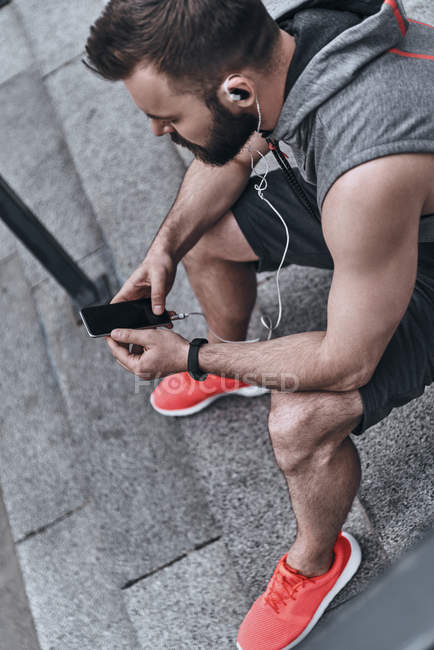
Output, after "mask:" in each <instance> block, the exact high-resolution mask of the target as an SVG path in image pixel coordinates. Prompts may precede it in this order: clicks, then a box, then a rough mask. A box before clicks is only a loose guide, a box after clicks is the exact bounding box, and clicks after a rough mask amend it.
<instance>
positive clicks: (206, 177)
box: [151, 159, 250, 262]
mask: <svg viewBox="0 0 434 650" xmlns="http://www.w3.org/2000/svg"><path fill="white" fill-rule="evenodd" d="M249 176H250V169H249V168H248V166H247V165H246V164H245V163H242V162H240V161H239V160H237V159H235V160H233V161H231V162H230V163H228V164H227V165H225V166H224V167H211V166H209V165H205V164H204V163H202V162H199V161H197V160H194V161H193V163H192V164H191V165H190V167H189V169H188V170H187V173H186V174H185V177H184V180H183V182H182V185H181V188H180V190H179V193H178V196H177V198H176V201H175V203H174V205H173V207H172V209H171V211H170V212H169V214H168V215H167V217H166V219H165V220H164V222H163V224H162V225H161V227H160V230H159V232H158V234H157V236H156V238H155V240H154V242H153V244H152V247H151V248H154V250H158V249H159V250H163V251H165V252H169V253H170V255H171V256H172V258H173V259H174V260H176V261H177V262H179V261H180V260H181V259H182V258H183V257H184V255H185V254H186V253H187V252H188V251H189V250H191V248H193V246H194V245H195V244H196V243H197V242H198V241H199V239H200V238H201V237H202V235H203V234H204V233H205V232H206V231H207V230H209V229H210V228H211V227H212V226H213V225H214V224H215V223H217V221H218V220H219V219H221V218H222V217H223V216H224V215H225V214H226V213H227V212H228V211H229V210H230V209H231V207H232V205H233V204H234V203H235V201H236V200H237V199H238V198H239V196H240V195H241V193H242V192H243V190H244V188H245V187H246V185H247V182H248V180H249Z"/></svg>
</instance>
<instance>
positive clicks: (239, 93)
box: [217, 74, 256, 109]
mask: <svg viewBox="0 0 434 650" xmlns="http://www.w3.org/2000/svg"><path fill="white" fill-rule="evenodd" d="M217 95H218V98H219V100H220V102H221V103H222V104H223V105H224V106H226V107H228V108H229V107H234V106H238V107H239V108H242V109H246V108H249V107H250V106H253V105H254V104H255V101H256V94H255V88H254V85H253V84H252V82H251V81H250V80H249V79H247V78H246V77H244V76H243V75H241V74H232V75H229V76H228V77H226V79H225V80H224V82H223V83H222V84H221V85H220V87H219V89H218V91H217Z"/></svg>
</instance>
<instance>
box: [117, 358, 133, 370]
mask: <svg viewBox="0 0 434 650" xmlns="http://www.w3.org/2000/svg"><path fill="white" fill-rule="evenodd" d="M115 361H116V363H117V364H118V365H120V366H121V368H123V369H124V370H127V371H128V372H130V371H129V369H128V368H127V367H126V366H124V364H123V363H121V362H120V361H119V359H115Z"/></svg>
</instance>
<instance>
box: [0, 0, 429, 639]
mask: <svg viewBox="0 0 434 650" xmlns="http://www.w3.org/2000/svg"><path fill="white" fill-rule="evenodd" d="M406 4H407V5H408V7H409V8H411V12H410V15H411V16H412V17H414V18H418V19H422V20H427V21H428V22H433V21H434V14H433V10H432V7H431V3H430V2H429V0H423V1H419V2H417V1H416V0H413V1H411V2H410V0H409V1H408V2H407V3H406ZM103 5H104V2H103V1H102V0H76V1H75V2H74V3H71V2H68V1H67V0H46V1H45V2H44V6H43V10H42V8H41V4H40V3H38V2H37V0H13V2H12V4H10V5H8V6H6V7H4V8H3V9H1V10H0V59H1V60H2V62H3V65H2V66H1V69H0V105H1V107H2V110H1V118H2V119H1V125H0V172H1V174H2V175H3V176H4V177H5V179H6V180H7V181H8V182H9V183H10V184H11V185H12V187H13V188H14V189H15V191H16V192H17V193H18V194H19V195H20V196H21V198H22V199H23V200H24V201H25V202H26V203H27V204H28V205H29V206H30V207H31V208H32V209H33V210H34V211H35V213H36V214H38V215H39V216H40V217H41V219H42V220H43V221H44V223H45V225H46V226H47V227H48V228H49V229H50V230H51V232H53V234H54V235H55V236H56V237H57V238H58V239H59V241H60V242H61V243H62V244H63V245H64V246H65V248H66V249H67V250H68V251H69V252H70V254H71V255H72V256H73V257H74V258H75V259H76V260H77V261H79V263H80V265H81V266H82V268H83V269H84V270H85V271H86V272H87V273H88V274H89V276H91V277H93V278H97V277H98V276H99V275H101V273H106V274H107V276H108V277H109V280H110V283H111V287H112V289H113V292H114V291H115V290H116V288H117V287H118V286H119V285H120V284H121V283H122V281H123V280H124V279H125V278H126V277H127V276H128V275H129V273H130V272H131V271H132V270H133V269H134V268H135V267H136V266H137V265H138V263H139V262H140V261H141V259H142V258H143V256H144V253H145V251H146V249H147V246H148V245H149V243H150V241H151V239H152V238H153V236H154V234H155V232H156V229H157V227H158V225H159V223H160V222H161V220H162V219H163V218H164V216H165V214H166V213H167V211H168V209H169V208H170V205H171V204H172V202H173V200H174V198H175V196H176V192H177V189H178V186H179V183H180V181H181V179H182V176H183V173H184V171H185V163H184V161H183V159H182V157H180V156H179V154H178V152H177V150H176V149H175V148H174V147H173V145H172V143H171V142H170V140H169V141H168V140H166V139H163V138H161V139H156V138H154V137H153V136H152V134H151V132H150V129H149V127H148V125H147V123H146V120H145V119H144V118H143V116H142V115H141V114H140V113H139V111H138V110H137V109H136V108H135V106H134V105H133V103H132V102H131V100H130V99H129V97H128V95H127V94H126V92H125V91H124V89H123V87H122V84H118V85H113V84H109V83H107V82H104V81H101V80H99V79H97V78H96V77H95V76H93V75H91V74H90V73H88V72H87V71H86V70H85V69H84V68H83V65H82V64H81V61H80V53H81V49H82V47H83V43H84V42H85V39H86V34H87V31H88V26H89V25H90V23H91V22H92V21H93V20H94V18H95V17H96V16H97V15H98V14H99V12H100V10H101V8H102V7H103ZM4 62H6V65H5V64H4ZM282 285H283V294H284V298H285V301H284V302H285V307H284V309H285V313H284V318H283V323H284V326H282V328H281V334H283V333H290V332H296V331H306V330H311V329H318V328H321V327H322V328H323V327H324V326H325V308H326V300H327V293H328V289H329V286H330V273H328V272H326V271H320V270H315V269H306V268H299V267H291V268H289V269H287V270H286V271H285V273H284V274H283V281H282ZM0 288H1V289H0V313H1V314H2V335H3V346H2V364H1V367H0V385H1V388H2V395H3V400H2V405H1V409H0V482H1V488H2V491H3V499H4V502H5V505H6V508H7V512H8V517H9V523H10V528H11V531H12V536H13V540H14V542H15V548H16V553H17V556H18V559H19V564H20V567H21V571H22V576H23V581H24V585H25V590H26V593H27V597H28V601H29V604H30V610H31V614H32V617H33V621H34V625H35V629H36V633H37V637H38V640H39V645H40V648H42V650H51V649H55V650H70V649H71V650H72V649H78V648H80V650H83V649H86V650H87V649H89V650H98V649H104V650H109V649H118V648H125V649H128V650H130V649H131V650H132V649H144V650H151V649H152V650H159V649H164V650H168V649H170V650H205V649H212V650H214V649H215V650H217V649H219V650H222V649H224V648H228V649H229V648H232V647H234V639H235V637H236V631H237V628H238V625H239V624H240V622H241V620H242V619H243V617H244V615H245V613H246V611H247V610H248V608H249V606H250V604H251V602H252V601H253V599H254V598H256V596H257V595H258V593H259V592H260V591H262V590H263V588H264V586H265V584H266V582H267V580H268V579H269V577H270V574H271V571H272V569H273V568H274V566H275V564H276V562H277V560H278V558H279V557H280V556H281V554H283V553H284V552H285V550H287V548H288V546H289V544H290V542H291V540H292V539H293V537H294V534H295V521H294V517H293V514H292V511H291V510H290V507H289V502H288V497H287V490H286V485H285V483H284V479H283V477H282V475H281V474H280V472H279V470H278V469H277V467H276V465H275V462H274V459H273V454H272V450H271V447H270V443H269V440H268V433H267V428H266V419H267V409H268V401H269V397H268V396H264V397H261V398H257V399H256V400H255V401H254V402H251V401H249V400H244V399H243V398H239V397H228V398H226V399H225V400H223V401H221V402H219V403H217V404H216V405H214V406H213V407H212V409H209V410H207V411H205V412H204V413H202V414H199V415H197V416H195V417H194V418H189V419H170V420H168V419H165V418H162V417H160V416H158V415H157V414H156V413H155V412H154V411H153V410H152V409H151V407H150V405H149V395H150V392H151V390H152V386H151V385H148V386H145V385H142V384H137V382H136V381H135V379H134V377H132V376H130V375H128V374H126V373H125V372H124V371H122V370H121V369H120V368H119V367H118V366H117V364H115V363H114V362H113V360H112V358H111V356H110V355H109V353H108V351H107V349H106V347H105V344H104V342H103V341H99V340H97V341H95V340H91V339H89V338H88V337H87V336H86V335H85V333H84V331H83V329H82V328H79V327H77V326H76V324H75V323H74V319H73V317H72V311H71V305H70V303H69V301H68V299H67V298H66V296H65V294H64V293H63V292H62V290H61V289H60V288H59V287H58V286H57V285H56V284H55V283H54V281H53V280H52V279H51V278H49V277H47V274H46V273H45V271H44V269H43V268H42V267H41V266H40V265H39V264H38V263H37V262H36V261H35V260H34V259H33V258H32V257H31V256H30V255H29V253H28V252H27V251H26V250H25V249H24V248H23V247H22V245H21V244H19V243H17V242H16V241H15V240H14V239H13V237H12V235H11V234H10V233H9V232H8V231H7V230H6V229H5V228H4V226H3V225H2V224H1V222H0ZM275 303H276V296H275V288H274V279H273V277H272V276H270V275H268V274H263V275H262V276H261V278H260V288H259V298H258V306H257V312H258V313H259V311H263V312H265V313H270V314H274V312H275ZM170 306H171V307H173V308H174V309H177V310H178V311H187V310H191V309H192V308H194V307H197V304H196V302H195V299H194V297H193V295H192V293H191V290H190V289H189V286H188V283H187V280H186V277H185V275H184V272H183V270H182V269H180V271H179V274H178V278H177V281H176V284H175V288H174V289H173V292H172V294H171V301H170ZM177 329H178V331H180V332H181V333H183V334H184V335H186V336H189V337H192V336H194V335H201V334H203V333H204V330H203V324H202V323H201V322H188V323H185V324H182V325H180V326H179V328H177ZM258 331H259V330H258V318H257V317H256V316H254V317H253V319H252V332H251V333H252V335H255V334H257V333H258ZM433 395H434V390H433V389H432V387H431V388H430V389H427V391H426V393H425V395H424V396H423V397H421V398H420V399H419V400H417V401H416V402H414V403H412V404H409V405H407V406H406V407H404V408H402V409H400V410H398V411H396V412H394V413H393V414H392V415H391V416H390V417H389V418H388V419H387V420H386V421H385V422H383V423H380V424H379V425H378V426H376V427H375V428H373V429H371V430H370V431H369V432H367V434H365V436H363V437H362V438H360V439H356V440H355V442H356V444H357V446H358V449H359V452H360V455H361V458H362V464H363V473H364V478H363V483H362V486H361V489H360V493H359V498H358V499H356V501H355V504H354V507H353V510H352V512H351V513H350V516H349V518H348V521H347V525H346V527H347V529H348V530H350V531H351V532H353V533H354V534H355V535H356V536H357V537H358V539H359V540H360V543H361V546H362V550H363V554H364V561H363V564H362V567H361V570H360V571H359V573H358V574H357V576H356V577H355V579H354V580H353V581H352V582H351V583H350V585H348V586H347V588H346V589H345V590H344V591H342V592H341V594H340V595H339V597H338V598H337V599H336V600H335V601H334V603H333V605H332V608H331V609H330V610H329V612H328V613H327V614H326V615H325V618H327V617H328V616H332V615H333V608H336V607H339V606H340V605H342V603H344V602H345V601H347V600H348V599H350V598H352V597H354V596H355V595H356V594H358V593H360V591H362V590H363V589H364V588H366V586H367V585H368V584H369V583H370V582H371V581H372V580H373V578H374V577H375V576H376V575H378V574H379V573H380V572H381V571H382V570H383V569H384V567H386V566H387V565H388V564H389V563H390V562H391V561H393V560H395V559H396V558H398V557H399V556H400V555H401V554H403V553H404V552H405V550H406V549H407V548H409V547H411V546H412V545H413V544H414V543H415V542H416V541H417V540H418V539H419V538H421V537H422V536H423V534H424V532H425V531H426V530H427V529H428V527H429V526H432V523H433V522H432V512H433V498H434V495H433V475H432V466H433V465H432V463H433V449H432V432H433V430H434V407H433ZM22 647H25V649H26V650H33V648H37V644H36V642H35V638H34V637H31V636H29V637H28V641H27V642H26V643H25V644H24V645H22V644H20V645H16V646H15V647H10V648H8V650H21V648H22ZM303 647H306V648H308V643H307V642H306V643H305V644H301V645H300V648H301V649H302V648H303ZM385 650H388V649H385Z"/></svg>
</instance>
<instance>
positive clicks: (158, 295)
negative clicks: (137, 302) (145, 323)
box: [151, 271, 166, 316]
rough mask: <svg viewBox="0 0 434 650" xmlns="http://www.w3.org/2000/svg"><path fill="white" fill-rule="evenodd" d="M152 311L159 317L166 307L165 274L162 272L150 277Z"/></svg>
mask: <svg viewBox="0 0 434 650" xmlns="http://www.w3.org/2000/svg"><path fill="white" fill-rule="evenodd" d="M151 300H152V311H153V312H154V314H156V315H157V316H160V315H161V314H162V313H163V312H164V309H165V307H166V274H165V273H164V272H163V273H162V272H161V271H160V272H159V273H155V272H154V273H153V274H152V275H151Z"/></svg>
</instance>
